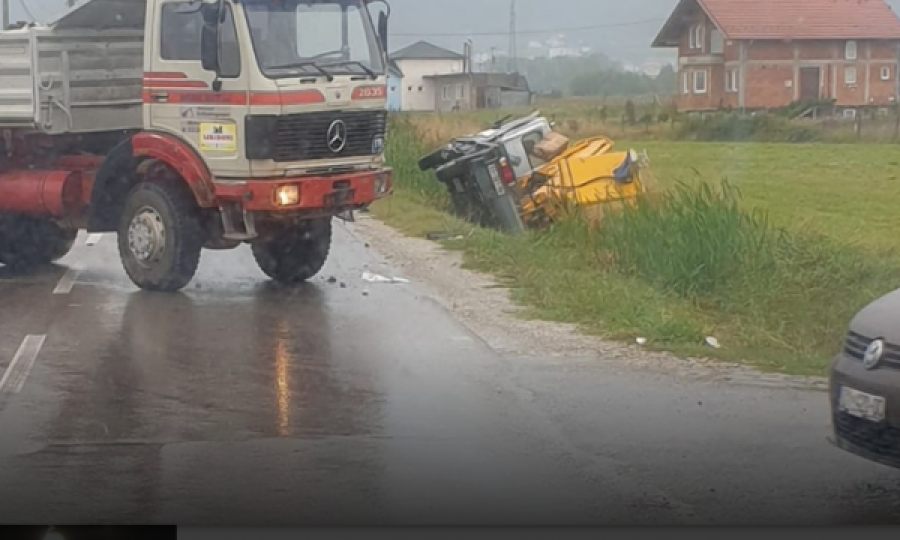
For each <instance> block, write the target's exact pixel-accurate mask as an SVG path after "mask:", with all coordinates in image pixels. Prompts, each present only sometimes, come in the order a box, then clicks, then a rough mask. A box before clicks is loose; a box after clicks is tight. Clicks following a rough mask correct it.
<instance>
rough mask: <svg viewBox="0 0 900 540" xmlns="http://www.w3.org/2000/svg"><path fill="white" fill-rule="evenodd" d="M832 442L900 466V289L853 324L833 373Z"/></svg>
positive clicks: (860, 313)
mask: <svg viewBox="0 0 900 540" xmlns="http://www.w3.org/2000/svg"><path fill="white" fill-rule="evenodd" d="M830 399H831V411H832V423H833V426H834V440H833V441H832V442H834V444H836V445H837V446H838V447H840V448H842V449H843V450H846V451H848V452H852V453H854V454H856V455H858V456H861V457H863V458H866V459H868V460H871V461H875V462H878V463H881V464H883V465H887V466H889V467H894V468H898V469H900V290H896V291H894V292H892V293H889V294H887V295H885V296H883V297H881V298H879V299H878V300H876V301H874V302H872V303H871V304H869V305H868V306H866V307H865V308H863V309H862V310H861V311H860V312H859V313H858V314H857V315H856V317H854V318H853V320H852V321H851V323H850V328H849V331H848V333H847V338H846V341H845V342H844V348H843V350H842V351H841V353H840V354H839V355H838V356H837V357H836V358H835V359H834V362H833V363H832V368H831V377H830Z"/></svg>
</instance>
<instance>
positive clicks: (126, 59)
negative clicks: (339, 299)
mask: <svg viewBox="0 0 900 540" xmlns="http://www.w3.org/2000/svg"><path fill="white" fill-rule="evenodd" d="M373 4H374V2H370V1H368V0H203V1H200V0H193V1H186V0H90V1H88V2H86V3H85V4H82V5H80V6H78V7H76V8H74V9H72V10H70V11H69V12H67V13H66V14H65V15H63V16H62V17H60V18H59V19H58V20H56V21H55V22H53V23H51V24H49V25H47V26H36V25H31V26H27V27H24V28H20V29H16V30H8V31H5V32H0V77H2V78H3V80H4V84H6V86H7V87H6V89H4V90H3V91H2V92H0V133H2V139H0V150H2V152H0V263H4V264H7V265H20V266H32V265H35V264H44V263H47V262H50V261H52V260H55V259H57V258H59V257H61V256H62V255H64V254H65V253H66V252H67V251H68V250H69V249H71V247H72V242H73V241H74V238H75V234H76V233H77V231H78V230H79V229H85V230H87V231H88V232H115V233H117V236H118V245H119V253H120V257H121V259H122V264H123V266H124V268H125V270H126V272H127V274H128V275H129V277H130V278H131V280H132V281H133V282H134V283H135V284H136V285H137V286H138V287H140V288H143V289H148V290H163V291H175V290H179V289H181V288H183V287H184V286H185V285H187V283H188V282H189V281H190V280H191V279H192V277H193V275H194V273H195V271H196V269H197V267H198V264H199V259H200V253H201V251H202V249H204V248H205V249H229V248H234V247H237V246H238V245H240V244H241V243H249V244H250V245H251V246H252V252H253V254H254V256H255V258H256V260H257V262H258V264H259V266H260V268H261V269H262V270H263V271H264V272H265V273H266V274H267V275H268V276H270V277H271V278H272V279H274V280H276V281H279V282H283V283H295V282H299V281H304V280H306V279H309V278H310V277H312V276H313V275H315V274H316V273H317V272H318V271H319V270H320V269H321V268H322V266H323V265H324V263H325V260H326V258H327V257H328V254H329V250H330V244H331V224H332V220H333V218H334V217H347V214H348V213H352V211H353V210H356V209H359V208H363V207H366V206H368V205H369V204H371V203H372V202H373V201H375V200H377V199H380V198H382V197H385V196H388V195H390V193H391V191H392V171H391V169H390V168H389V167H387V166H386V165H385V163H384V159H383V150H384V145H385V137H386V131H387V111H386V99H387V91H386V73H387V70H386V48H387V43H386V39H387V38H386V36H387V20H388V14H389V11H383V12H381V13H379V15H378V16H377V17H373V13H372V9H373V8H372V6H373ZM373 19H377V21H378V22H377V24H376V23H375V21H374V20H373Z"/></svg>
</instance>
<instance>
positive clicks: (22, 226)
mask: <svg viewBox="0 0 900 540" xmlns="http://www.w3.org/2000/svg"><path fill="white" fill-rule="evenodd" d="M77 236H78V231H77V230H75V229H65V228H63V227H60V226H59V225H57V224H56V223H54V222H53V221H51V220H49V219H46V218H36V217H30V216H16V217H3V216H0V263H3V264H5V265H7V266H10V267H12V268H16V269H30V268H34V267H38V266H43V265H46V264H50V263H52V262H55V261H58V260H59V259H62V258H63V257H65V256H66V254H68V253H69V251H71V250H72V247H73V246H74V245H75V238H76V237H77Z"/></svg>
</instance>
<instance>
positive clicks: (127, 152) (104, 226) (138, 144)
mask: <svg viewBox="0 0 900 540" xmlns="http://www.w3.org/2000/svg"><path fill="white" fill-rule="evenodd" d="M146 159H153V160H157V161H159V162H161V163H164V164H165V165H166V166H168V167H170V168H171V169H172V170H173V171H176V172H177V173H178V174H179V175H180V176H181V178H183V179H184V181H185V183H187V185H188V186H189V187H190V189H191V191H192V192H193V194H194V198H195V199H196V201H197V205H198V206H200V207H202V208H209V207H214V206H215V192H214V189H213V183H212V174H211V173H210V172H209V168H207V166H206V163H204V161H203V159H202V158H201V157H200V156H199V155H198V154H197V152H196V151H195V150H194V149H193V148H192V147H191V146H190V145H189V144H188V143H186V142H184V141H182V140H181V139H179V138H178V137H176V136H174V135H169V134H167V133H159V132H151V131H142V132H140V133H137V134H135V135H133V136H132V137H129V138H128V139H126V140H124V141H122V142H121V143H120V144H119V146H117V147H116V148H114V149H113V150H112V152H110V153H109V154H108V155H107V156H106V159H105V160H104V161H103V164H102V165H101V166H100V168H99V169H98V171H97V175H96V177H95V180H94V185H93V188H92V189H91V205H90V214H89V216H88V224H87V230H88V231H89V232H113V231H115V230H116V229H117V227H118V219H119V213H120V211H121V208H122V204H123V203H124V201H125V197H126V196H127V195H128V192H129V191H130V190H131V188H132V187H133V186H134V173H135V172H136V170H137V166H138V164H139V163H140V162H141V161H144V160H146Z"/></svg>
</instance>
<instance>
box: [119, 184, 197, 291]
mask: <svg viewBox="0 0 900 540" xmlns="http://www.w3.org/2000/svg"><path fill="white" fill-rule="evenodd" d="M118 236H119V238H118V241H119V256H120V258H121V259H122V265H123V266H124V267H125V272H126V273H127V274H128V277H129V278H130V279H131V281H132V282H133V283H134V284H135V285H137V286H138V287H140V288H141V289H144V290H148V291H160V292H175V291H178V290H180V289H182V288H184V286H185V285H187V284H188V283H189V282H190V281H191V279H193V277H194V274H195V273H196V272H197V267H198V266H199V264H200V251H201V249H202V247H203V234H202V229H201V227H200V220H199V215H198V211H197V209H196V205H195V203H194V198H193V194H192V193H191V192H190V190H189V189H188V188H187V187H186V186H184V185H182V184H179V183H178V182H160V183H150V182H142V183H140V184H138V185H137V186H136V187H135V188H134V189H132V190H131V193H129V194H128V198H127V199H126V201H125V207H124V209H123V212H122V216H121V221H120V222H119V230H118Z"/></svg>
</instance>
